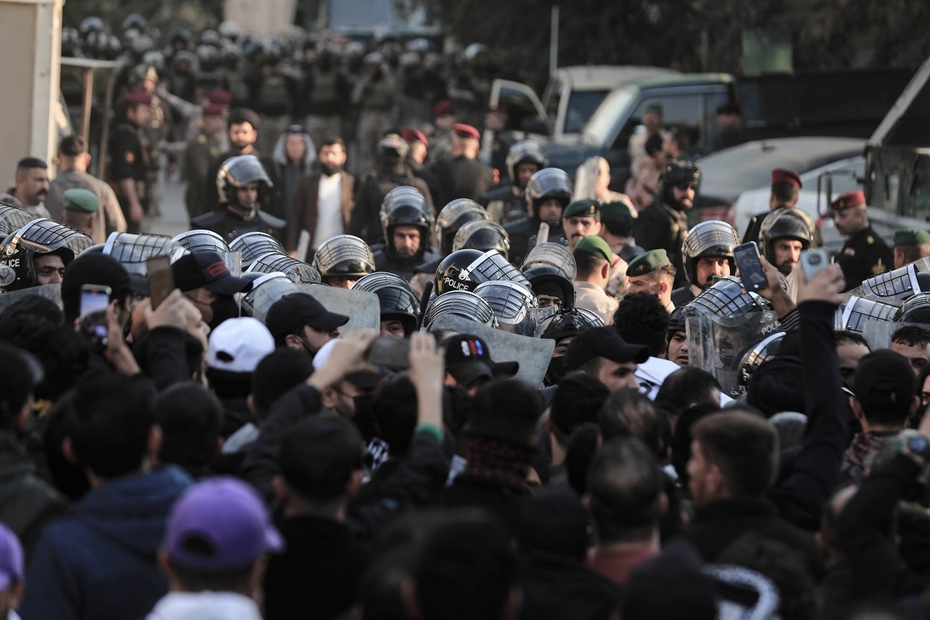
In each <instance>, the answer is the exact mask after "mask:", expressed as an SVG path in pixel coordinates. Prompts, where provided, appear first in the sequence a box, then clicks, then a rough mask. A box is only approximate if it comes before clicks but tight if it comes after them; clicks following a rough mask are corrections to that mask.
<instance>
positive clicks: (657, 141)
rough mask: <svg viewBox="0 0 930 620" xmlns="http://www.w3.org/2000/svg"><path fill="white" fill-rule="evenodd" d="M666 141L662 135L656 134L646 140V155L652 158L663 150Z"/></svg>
mask: <svg viewBox="0 0 930 620" xmlns="http://www.w3.org/2000/svg"><path fill="white" fill-rule="evenodd" d="M664 141H665V140H664V139H663V137H662V134H661V133H654V134H652V135H651V136H649V137H648V138H646V144H645V147H644V148H645V150H646V155H649V156H652V155H655V154H656V153H658V152H659V151H661V150H662V143H663V142H664Z"/></svg>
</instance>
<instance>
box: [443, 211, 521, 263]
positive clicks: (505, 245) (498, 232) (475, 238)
mask: <svg viewBox="0 0 930 620" xmlns="http://www.w3.org/2000/svg"><path fill="white" fill-rule="evenodd" d="M465 249H469V250H481V251H482V252H487V251H488V250H497V251H498V252H500V253H501V254H502V255H503V256H504V257H505V258H506V257H507V254H508V252H510V235H508V234H507V231H506V230H504V227H503V226H501V225H500V224H498V223H497V222H494V221H492V220H472V221H470V222H467V223H465V225H464V226H462V227H461V228H460V229H459V231H458V232H457V233H456V234H455V238H454V239H453V240H452V251H453V252H455V251H458V250H465Z"/></svg>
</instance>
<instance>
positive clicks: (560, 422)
mask: <svg viewBox="0 0 930 620" xmlns="http://www.w3.org/2000/svg"><path fill="white" fill-rule="evenodd" d="M609 396H610V390H608V389H607V386H606V385H604V384H603V383H601V382H600V381H598V380H597V378H596V377H594V376H592V375H590V374H587V373H584V372H577V371H576V372H571V373H569V374H567V375H565V376H564V377H562V379H561V380H560V381H559V387H558V389H557V390H556V392H555V395H554V396H553V397H552V405H551V408H550V410H549V422H550V424H551V426H552V429H553V431H554V433H555V436H556V438H557V439H558V441H559V443H560V444H563V445H564V444H565V443H566V441H567V440H568V438H569V436H570V435H571V434H572V433H573V432H574V431H575V429H576V428H578V427H579V426H581V425H582V424H585V423H589V422H590V423H594V422H596V421H597V412H598V410H599V409H600V408H601V405H603V404H604V401H605V400H607V398H608V397H609Z"/></svg>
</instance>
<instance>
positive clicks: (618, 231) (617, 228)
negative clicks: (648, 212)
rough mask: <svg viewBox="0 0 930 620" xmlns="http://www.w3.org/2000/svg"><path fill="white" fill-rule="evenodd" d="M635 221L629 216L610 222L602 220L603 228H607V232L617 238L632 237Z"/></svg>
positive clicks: (613, 219) (612, 219)
mask: <svg viewBox="0 0 930 620" xmlns="http://www.w3.org/2000/svg"><path fill="white" fill-rule="evenodd" d="M634 221H635V220H634V219H633V218H632V217H630V216H629V215H621V216H620V217H618V218H610V219H608V220H605V219H603V218H602V219H601V226H604V227H606V228H607V232H609V233H610V234H612V235H614V236H615V237H632V236H633V223H634Z"/></svg>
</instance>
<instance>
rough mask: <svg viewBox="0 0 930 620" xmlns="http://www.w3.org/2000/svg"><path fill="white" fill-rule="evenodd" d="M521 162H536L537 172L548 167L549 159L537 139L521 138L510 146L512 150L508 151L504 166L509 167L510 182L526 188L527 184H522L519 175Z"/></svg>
mask: <svg viewBox="0 0 930 620" xmlns="http://www.w3.org/2000/svg"><path fill="white" fill-rule="evenodd" d="M520 164H535V165H536V172H539V171H540V170H542V169H543V168H545V167H546V165H547V164H548V161H547V160H546V156H545V155H543V152H542V147H541V146H539V142H536V140H520V141H519V142H517V143H516V144H514V145H513V146H512V147H510V150H509V151H507V158H506V159H505V160H504V166H505V167H506V168H507V176H509V177H510V182H511V183H512V184H513V185H514V186H516V187H519V188H520V189H524V188H525V187H526V185H525V184H524V185H521V184H520V179H519V177H518V176H517V167H518V166H519V165H520ZM534 174H535V173H534Z"/></svg>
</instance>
